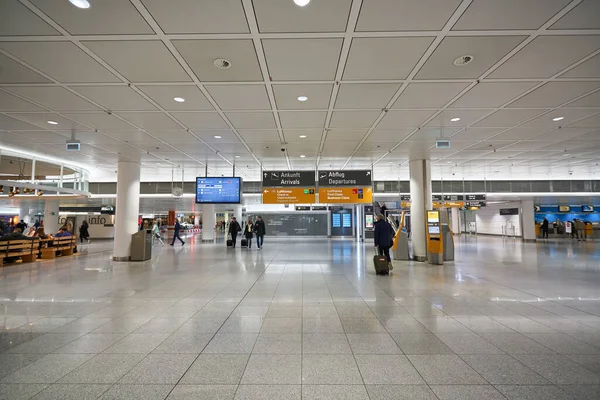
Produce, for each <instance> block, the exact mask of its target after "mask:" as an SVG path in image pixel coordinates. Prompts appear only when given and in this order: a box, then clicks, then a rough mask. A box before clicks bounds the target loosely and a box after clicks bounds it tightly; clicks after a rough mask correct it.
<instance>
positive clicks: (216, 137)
mask: <svg viewBox="0 0 600 400" xmlns="http://www.w3.org/2000/svg"><path fill="white" fill-rule="evenodd" d="M213 137H214V138H215V139H221V136H219V135H215V136H213Z"/></svg>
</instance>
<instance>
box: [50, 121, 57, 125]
mask: <svg viewBox="0 0 600 400" xmlns="http://www.w3.org/2000/svg"><path fill="white" fill-rule="evenodd" d="M48 123H49V124H50V125H58V122H56V121H48Z"/></svg>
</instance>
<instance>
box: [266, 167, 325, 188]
mask: <svg viewBox="0 0 600 400" xmlns="http://www.w3.org/2000/svg"><path fill="white" fill-rule="evenodd" d="M262 186H263V187H306V188H314V187H315V171H314V170H313V171H263V174H262Z"/></svg>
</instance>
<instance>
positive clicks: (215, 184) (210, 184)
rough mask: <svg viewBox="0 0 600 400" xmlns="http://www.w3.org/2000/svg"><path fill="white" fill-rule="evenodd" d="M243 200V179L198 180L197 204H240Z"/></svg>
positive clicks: (208, 178)
mask: <svg viewBox="0 0 600 400" xmlns="http://www.w3.org/2000/svg"><path fill="white" fill-rule="evenodd" d="M241 200H242V180H241V178H237V177H229V178H222V177H221V178H210V177H205V178H196V203H197V204H200V203H201V204H239V203H240V202H241Z"/></svg>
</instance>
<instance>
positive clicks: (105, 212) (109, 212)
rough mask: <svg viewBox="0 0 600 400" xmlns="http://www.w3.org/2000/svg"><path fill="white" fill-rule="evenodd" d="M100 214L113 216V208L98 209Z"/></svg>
mask: <svg viewBox="0 0 600 400" xmlns="http://www.w3.org/2000/svg"><path fill="white" fill-rule="evenodd" d="M100 214H108V215H114V214H115V206H102V207H100Z"/></svg>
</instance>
